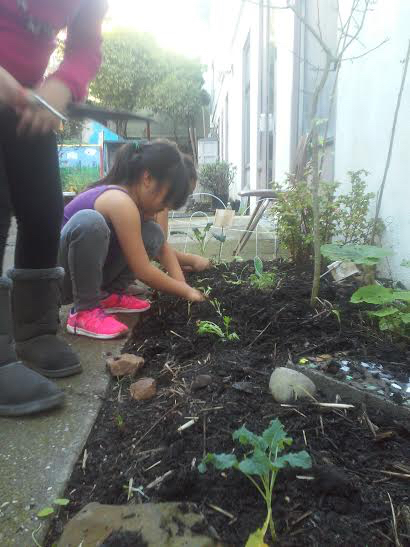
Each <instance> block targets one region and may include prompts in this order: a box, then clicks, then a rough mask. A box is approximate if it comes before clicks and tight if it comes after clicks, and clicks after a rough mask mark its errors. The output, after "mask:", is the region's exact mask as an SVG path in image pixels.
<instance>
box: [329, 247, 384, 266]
mask: <svg viewBox="0 0 410 547" xmlns="http://www.w3.org/2000/svg"><path fill="white" fill-rule="evenodd" d="M320 250H321V252H322V255H323V256H325V257H326V258H329V259H330V260H332V261H335V260H341V261H342V262H343V261H349V262H354V263H355V264H365V265H367V266H374V265H376V264H378V263H379V262H380V260H381V259H382V258H385V257H386V256H391V254H392V252H391V251H389V250H388V249H382V248H381V247H375V246H374V245H338V244H329V245H322V246H321V248H320Z"/></svg>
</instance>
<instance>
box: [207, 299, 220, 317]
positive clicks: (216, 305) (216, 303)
mask: <svg viewBox="0 0 410 547" xmlns="http://www.w3.org/2000/svg"><path fill="white" fill-rule="evenodd" d="M209 303H210V304H211V306H212V307H213V308H214V309H215V311H216V313H217V314H218V315H219V317H223V313H222V308H221V303H220V302H219V300H218V299H217V298H214V299H213V300H210V301H209Z"/></svg>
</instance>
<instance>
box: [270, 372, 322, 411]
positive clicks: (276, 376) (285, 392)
mask: <svg viewBox="0 0 410 547" xmlns="http://www.w3.org/2000/svg"><path fill="white" fill-rule="evenodd" d="M269 389H270V391H271V393H272V396H273V398H274V399H275V401H276V402H277V403H293V402H294V401H296V400H298V399H299V400H300V399H312V397H313V396H314V395H315V393H316V386H315V384H314V383H313V382H312V380H310V378H308V377H307V376H305V375H304V374H302V373H301V372H297V371H296V370H292V369H290V368H285V367H279V368H276V369H275V370H274V371H273V372H272V375H271V377H270V381H269Z"/></svg>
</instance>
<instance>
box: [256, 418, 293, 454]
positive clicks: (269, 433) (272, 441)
mask: <svg viewBox="0 0 410 547" xmlns="http://www.w3.org/2000/svg"><path fill="white" fill-rule="evenodd" d="M262 438H263V440H264V441H265V443H266V444H267V446H269V447H271V449H272V452H275V451H276V449H278V451H281V450H283V448H284V446H285V444H286V445H291V444H292V439H291V438H290V437H287V436H286V432H285V428H284V427H283V424H282V423H281V422H280V420H278V419H276V420H272V421H271V423H270V425H269V427H268V428H267V429H265V431H264V432H263V433H262Z"/></svg>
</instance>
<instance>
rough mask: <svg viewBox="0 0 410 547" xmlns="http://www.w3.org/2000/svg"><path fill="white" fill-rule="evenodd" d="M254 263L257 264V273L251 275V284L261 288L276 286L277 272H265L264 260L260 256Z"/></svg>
mask: <svg viewBox="0 0 410 547" xmlns="http://www.w3.org/2000/svg"><path fill="white" fill-rule="evenodd" d="M253 264H254V266H255V273H253V274H252V275H250V276H249V280H250V283H251V285H252V286H253V287H256V288H257V289H261V290H264V289H270V288H272V287H274V286H275V285H276V277H277V276H276V273H275V272H264V271H263V262H262V260H261V259H260V258H259V257H258V256H256V257H255V259H254V261H253Z"/></svg>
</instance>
